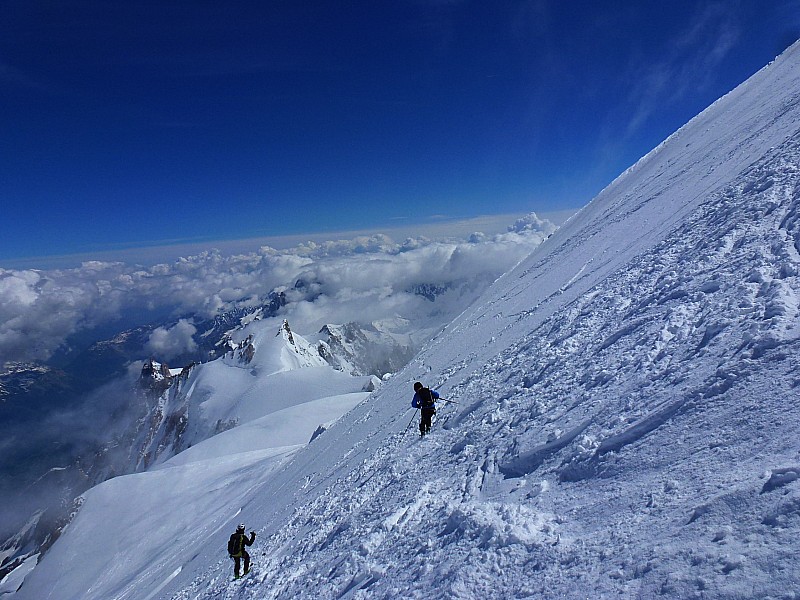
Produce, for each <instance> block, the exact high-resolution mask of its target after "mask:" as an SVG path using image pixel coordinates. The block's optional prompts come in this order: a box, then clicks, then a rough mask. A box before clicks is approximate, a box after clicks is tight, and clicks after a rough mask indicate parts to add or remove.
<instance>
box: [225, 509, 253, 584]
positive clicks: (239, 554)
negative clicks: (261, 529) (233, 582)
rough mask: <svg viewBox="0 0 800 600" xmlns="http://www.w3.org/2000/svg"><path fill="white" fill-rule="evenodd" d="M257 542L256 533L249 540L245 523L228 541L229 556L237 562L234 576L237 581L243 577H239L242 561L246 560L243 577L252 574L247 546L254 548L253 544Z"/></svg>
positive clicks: (251, 534)
mask: <svg viewBox="0 0 800 600" xmlns="http://www.w3.org/2000/svg"><path fill="white" fill-rule="evenodd" d="M255 541H256V532H255V531H251V532H250V538H249V539H248V538H247V536H246V535H245V533H244V523H242V524H240V525H239V527H237V528H236V533H234V534H233V535H231V539H229V540H228V554H230V555H231V558H232V559H233V560H234V561H235V563H234V567H233V576H234V577H235V578H236V579H239V577H241V575H239V565H240V561H241V560H242V559H244V573H243V575H247V574H248V573H249V572H250V555H249V554H248V553H247V550H246V549H245V546H252V545H253V542H255Z"/></svg>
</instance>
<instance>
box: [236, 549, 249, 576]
mask: <svg viewBox="0 0 800 600" xmlns="http://www.w3.org/2000/svg"><path fill="white" fill-rule="evenodd" d="M242 559H244V572H245V573H247V572H248V571H249V570H250V555H249V554H248V553H247V550H242V555H241V556H234V557H233V560H234V561H235V563H234V565H233V574H234V575H236V577H238V576H239V565H240V561H241V560H242Z"/></svg>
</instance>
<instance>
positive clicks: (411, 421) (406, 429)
mask: <svg viewBox="0 0 800 600" xmlns="http://www.w3.org/2000/svg"><path fill="white" fill-rule="evenodd" d="M417 410H419V409H417ZM417 410H415V411H414V414H413V415H411V420H410V421H409V422H408V425H406V428H405V429H404V430H403V435H405V434H406V431H408V428H409V427H411V424H412V423H413V422H414V419H415V418H416V417H417Z"/></svg>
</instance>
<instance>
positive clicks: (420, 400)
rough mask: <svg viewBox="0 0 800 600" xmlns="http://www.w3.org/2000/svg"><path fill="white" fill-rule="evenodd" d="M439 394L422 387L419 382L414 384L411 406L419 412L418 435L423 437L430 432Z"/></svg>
mask: <svg viewBox="0 0 800 600" xmlns="http://www.w3.org/2000/svg"><path fill="white" fill-rule="evenodd" d="M438 399H439V393H438V392H437V391H436V390H431V389H428V388H426V387H425V386H424V385H422V384H421V383H420V382H419V381H417V382H416V383H415V384H414V399H413V400H411V406H412V407H414V408H418V409H419V412H420V419H419V434H420V435H425V434H426V433H429V432H430V430H431V418H433V415H435V414H436V401H437V400H438Z"/></svg>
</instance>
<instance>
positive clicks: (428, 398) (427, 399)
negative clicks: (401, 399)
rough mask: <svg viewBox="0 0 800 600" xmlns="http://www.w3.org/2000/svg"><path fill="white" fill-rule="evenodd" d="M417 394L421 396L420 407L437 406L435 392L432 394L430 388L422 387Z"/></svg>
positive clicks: (429, 407)
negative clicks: (434, 397) (434, 398)
mask: <svg viewBox="0 0 800 600" xmlns="http://www.w3.org/2000/svg"><path fill="white" fill-rule="evenodd" d="M417 395H418V396H419V406H420V408H426V409H431V408H434V407H435V404H434V400H433V394H431V391H430V389H428V388H426V387H424V388H420V390H419V391H418V392H417Z"/></svg>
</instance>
